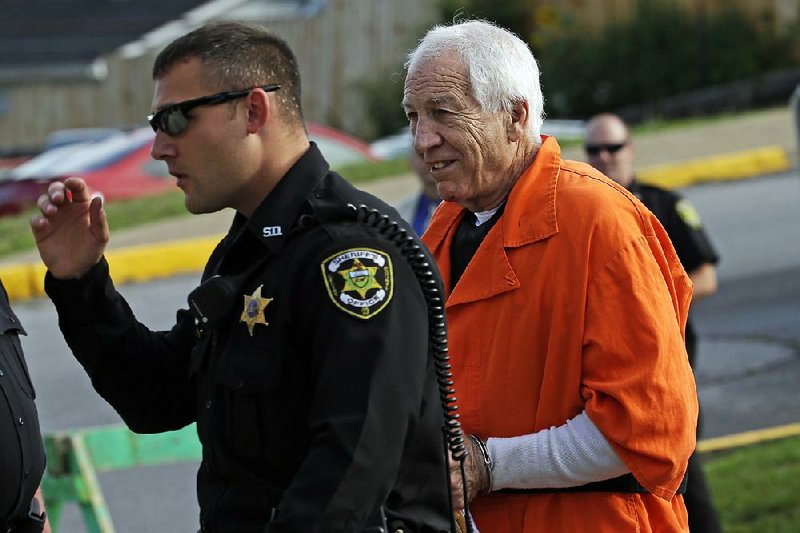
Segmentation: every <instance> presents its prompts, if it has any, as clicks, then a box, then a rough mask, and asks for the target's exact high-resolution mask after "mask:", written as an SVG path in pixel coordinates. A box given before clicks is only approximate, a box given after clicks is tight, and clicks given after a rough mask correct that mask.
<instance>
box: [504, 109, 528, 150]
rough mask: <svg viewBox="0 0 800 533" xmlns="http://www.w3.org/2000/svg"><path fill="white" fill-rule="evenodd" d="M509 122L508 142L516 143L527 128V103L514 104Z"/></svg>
mask: <svg viewBox="0 0 800 533" xmlns="http://www.w3.org/2000/svg"><path fill="white" fill-rule="evenodd" d="M510 117H511V120H510V121H509V123H508V140H509V141H511V142H517V141H518V140H519V139H520V138H521V137H522V135H523V134H524V133H525V129H526V128H527V127H528V102H527V100H518V101H516V102H514V105H513V106H512V108H511V114H510Z"/></svg>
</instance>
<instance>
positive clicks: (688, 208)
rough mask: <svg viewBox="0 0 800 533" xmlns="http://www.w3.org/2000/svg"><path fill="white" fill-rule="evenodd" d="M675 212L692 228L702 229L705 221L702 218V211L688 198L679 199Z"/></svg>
mask: <svg viewBox="0 0 800 533" xmlns="http://www.w3.org/2000/svg"><path fill="white" fill-rule="evenodd" d="M675 212H677V213H678V216H679V217H680V219H681V220H683V222H684V223H685V224H686V225H687V226H689V227H690V228H692V229H700V228H701V227H702V226H703V222H702V221H701V220H700V213H698V212H697V209H695V208H694V206H693V205H692V204H691V203H689V201H688V200H678V202H677V203H676V204H675Z"/></svg>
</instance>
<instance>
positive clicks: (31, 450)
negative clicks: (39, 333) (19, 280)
mask: <svg viewBox="0 0 800 533" xmlns="http://www.w3.org/2000/svg"><path fill="white" fill-rule="evenodd" d="M19 334H23V335H24V334H25V330H24V329H22V324H20V322H19V319H18V318H17V317H16V315H15V314H14V313H13V311H11V306H10V305H9V303H8V294H6V290H5V287H3V284H2V281H0V522H3V521H5V520H8V519H10V518H16V517H18V516H21V515H23V514H24V513H26V512H27V511H28V508H29V506H30V503H31V499H32V498H33V494H34V493H35V492H36V489H37V488H38V487H39V482H40V481H41V479H42V473H43V472H44V463H45V460H44V448H43V446H42V437H41V434H40V433H39V418H38V415H37V413H36V406H35V405H34V403H33V400H34V398H35V394H34V391H33V385H32V384H31V378H30V376H29V375H28V367H27V366H26V365H25V359H24V357H23V355H22V347H21V345H20V342H19V337H18V335H19Z"/></svg>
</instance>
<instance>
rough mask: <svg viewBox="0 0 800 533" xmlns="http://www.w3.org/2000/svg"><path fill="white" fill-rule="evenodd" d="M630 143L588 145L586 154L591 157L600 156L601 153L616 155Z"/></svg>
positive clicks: (585, 147)
mask: <svg viewBox="0 0 800 533" xmlns="http://www.w3.org/2000/svg"><path fill="white" fill-rule="evenodd" d="M626 144H628V141H625V142H621V143H613V144H587V145H586V146H584V149H585V150H586V153H587V154H589V155H598V154H599V153H600V152H603V151H605V152H608V153H609V154H616V153H617V152H619V151H620V150H622V149H623V148H624V147H625V145H626Z"/></svg>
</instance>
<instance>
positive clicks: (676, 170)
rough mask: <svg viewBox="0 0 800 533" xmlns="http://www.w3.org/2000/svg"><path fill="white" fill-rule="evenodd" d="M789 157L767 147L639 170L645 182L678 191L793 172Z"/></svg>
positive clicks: (783, 150)
mask: <svg viewBox="0 0 800 533" xmlns="http://www.w3.org/2000/svg"><path fill="white" fill-rule="evenodd" d="M789 165H790V163H789V156H788V154H787V153H786V149H785V148H784V147H782V146H766V147H764V148H757V149H753V150H744V151H741V152H735V153H731V154H722V155H718V156H714V157H703V158H699V159H691V160H688V161H683V162H678V163H673V164H669V165H658V166H653V167H647V168H643V169H641V170H639V171H638V172H637V176H638V177H639V179H640V180H641V181H642V182H645V183H650V184H652V185H657V186H659V187H664V188H666V189H674V188H677V187H686V186H687V185H692V184H695V183H700V182H704V181H715V180H729V179H742V178H749V177H752V176H758V175H761V174H770V173H773V172H784V171H786V170H788V169H789Z"/></svg>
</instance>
